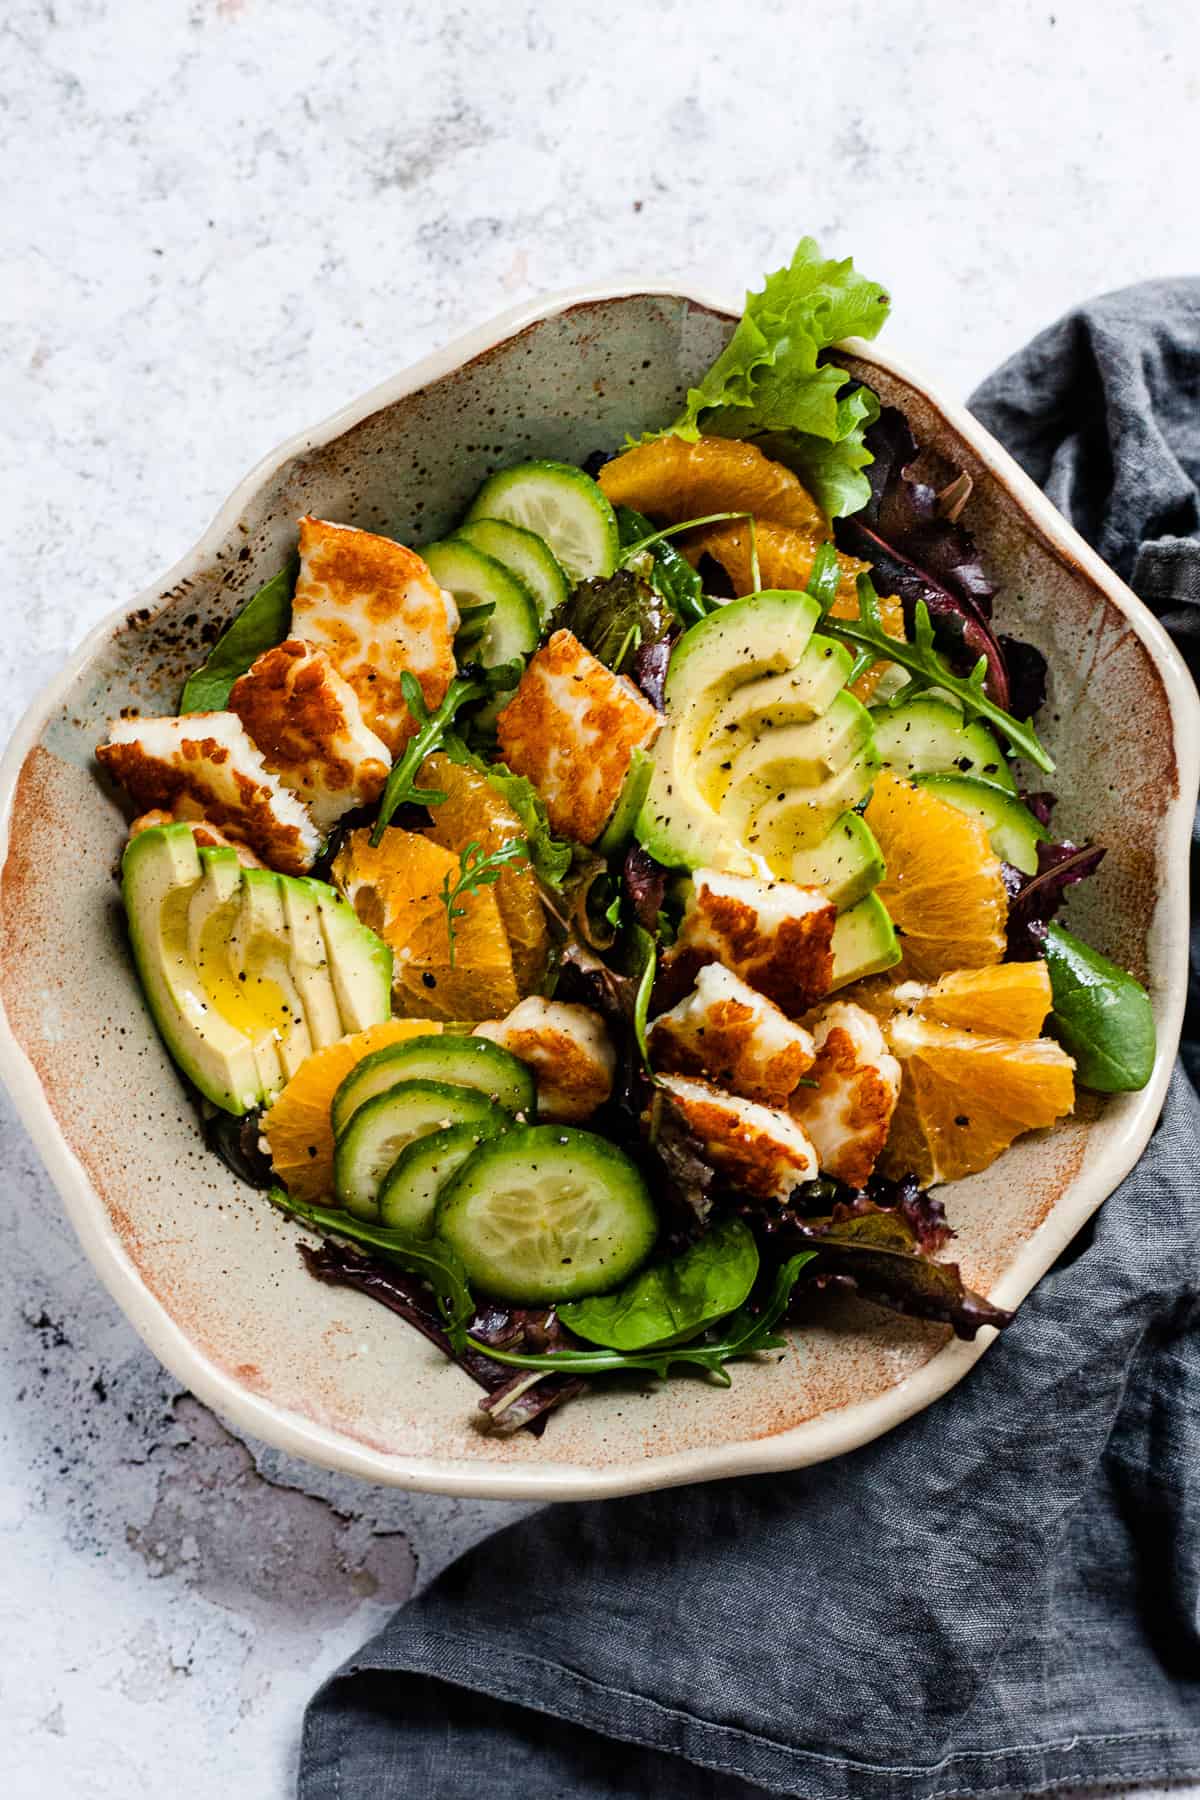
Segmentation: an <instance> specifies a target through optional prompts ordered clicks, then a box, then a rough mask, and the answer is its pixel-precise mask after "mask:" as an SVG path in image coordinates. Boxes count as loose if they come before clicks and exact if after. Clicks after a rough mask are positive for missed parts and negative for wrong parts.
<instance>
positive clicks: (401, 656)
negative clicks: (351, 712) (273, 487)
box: [292, 518, 458, 756]
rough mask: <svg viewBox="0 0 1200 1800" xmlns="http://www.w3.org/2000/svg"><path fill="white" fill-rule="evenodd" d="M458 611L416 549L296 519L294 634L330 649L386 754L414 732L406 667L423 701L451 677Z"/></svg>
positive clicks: (436, 700)
mask: <svg viewBox="0 0 1200 1800" xmlns="http://www.w3.org/2000/svg"><path fill="white" fill-rule="evenodd" d="M457 630H458V608H457V606H455V604H454V599H453V597H452V596H451V595H450V594H448V593H446V591H445V590H444V589H443V588H441V587H439V586H438V584H437V582H436V581H435V580H434V578H433V576H432V575H431V573H430V571H429V567H428V565H427V564H426V563H424V562H423V561H422V560H421V558H420V557H419V556H418V555H417V554H416V552H415V551H414V550H408V549H406V548H405V546H404V545H403V544H397V543H394V542H393V540H392V539H391V538H385V537H378V536H377V535H376V534H375V533H374V532H371V531H359V530H358V529H357V528H356V527H355V526H353V525H333V524H331V523H330V522H329V521H328V520H327V519H313V518H303V519H301V521H300V573H299V575H298V577H297V579H296V592H295V594H294V595H293V598H292V632H293V635H294V636H296V637H300V638H305V639H307V641H308V642H309V643H310V644H318V645H320V647H321V648H322V649H324V650H328V652H329V655H330V657H331V659H332V661H333V664H334V667H335V668H336V669H337V672H338V674H339V675H341V676H342V677H343V678H344V679H345V680H346V681H348V682H349V683H350V686H351V687H352V688H353V689H354V691H355V693H356V694H357V695H358V700H359V705H360V706H361V707H362V714H363V718H364V720H365V721H366V724H367V726H368V727H369V728H370V730H372V731H373V732H375V733H376V735H377V736H379V737H381V738H382V739H383V741H384V743H385V744H386V745H387V747H388V750H389V752H390V754H391V755H392V756H395V755H396V753H397V751H398V750H399V749H400V747H401V745H402V744H403V743H404V742H405V740H406V739H407V738H410V737H411V736H412V734H413V732H414V731H415V730H416V729H417V726H416V720H415V719H414V718H413V716H412V714H411V713H410V712H409V710H408V707H407V705H406V704H405V701H404V694H403V692H402V690H401V686H400V677H401V675H402V674H403V673H404V671H405V670H406V669H407V670H409V671H410V672H411V673H412V674H413V675H415V676H416V678H417V680H418V682H419V683H420V685H421V692H422V694H423V695H424V696H425V704H426V705H427V706H429V707H436V706H439V705H440V704H441V702H442V700H443V699H444V698H445V693H446V689H447V688H448V687H449V685H450V682H451V681H452V679H453V677H454V667H455V665H454V634H455V632H456V631H457Z"/></svg>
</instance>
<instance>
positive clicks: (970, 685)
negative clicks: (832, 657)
mask: <svg viewBox="0 0 1200 1800" xmlns="http://www.w3.org/2000/svg"><path fill="white" fill-rule="evenodd" d="M858 608H859V617H858V618H857V619H837V618H834V617H833V615H832V614H831V613H828V612H827V613H826V614H825V615H824V617H823V619H822V621H821V630H822V631H823V632H824V633H825V634H826V636H828V637H832V638H840V639H841V640H842V641H843V642H844V643H847V644H849V646H850V647H851V649H852V650H857V651H858V652H859V655H858V659H857V661H856V662H855V665H854V668H853V669H852V670H851V672H850V675H849V676H848V677H847V683H846V685H847V686H849V685H850V683H851V682H852V681H853V680H854V679H855V677H856V676H857V674H859V673H861V671H860V669H859V664H860V663H862V664H863V665H864V666H866V667H869V666H870V665H871V663H872V662H875V661H884V662H894V663H899V664H900V666H901V668H904V669H907V670H908V671H909V679H908V682H907V683H906V685H905V686H904V687H903V688H902V689H901V690H900V693H899V694H896V695H894V696H893V698H892V701H891V704H892V705H897V704H898V703H899V702H900V700H901V699H906V700H910V699H911V698H912V697H913V695H914V694H917V693H920V692H921V691H922V689H924V688H931V687H935V688H944V689H945V691H946V692H947V693H949V694H953V695H954V697H955V699H956V700H958V702H959V703H960V705H961V706H962V709H963V715H964V717H965V718H967V719H986V720H987V721H988V724H989V725H994V726H995V727H996V729H997V730H998V731H1000V732H1002V733H1003V734H1004V736H1005V737H1006V738H1007V739H1008V742H1009V744H1010V745H1011V747H1012V749H1013V752H1014V753H1015V754H1016V755H1017V756H1025V757H1028V759H1029V761H1030V762H1031V763H1035V764H1036V765H1037V767H1038V768H1039V769H1044V770H1045V771H1046V773H1047V774H1048V775H1050V774H1053V772H1054V759H1053V758H1052V757H1051V755H1050V753H1049V751H1047V750H1046V749H1044V748H1043V746H1042V743H1041V741H1040V739H1039V738H1038V735H1037V732H1036V731H1035V730H1034V729H1033V723H1032V721H1028V722H1027V723H1026V724H1024V725H1022V724H1021V723H1020V722H1019V721H1018V720H1016V719H1014V718H1013V717H1012V716H1011V714H1009V713H1006V712H1005V711H1004V709H1003V708H1002V707H1000V706H997V705H996V702H995V701H994V700H991V699H989V697H988V695H987V694H986V693H985V692H984V686H983V684H984V681H985V680H986V678H987V672H988V662H987V657H986V656H981V657H980V658H979V661H978V662H977V663H976V664H975V667H974V668H973V669H972V670H971V673H970V675H968V676H966V677H963V676H961V675H952V674H951V672H950V670H949V668H948V667H947V666H946V663H945V661H944V659H943V658H942V657H941V656H940V655H939V654H938V652H937V650H936V649H935V648H934V642H933V626H932V624H931V623H930V619H929V608H928V607H927V606H926V605H925V602H924V601H923V600H919V601H918V602H917V608H916V617H915V621H914V627H913V641H912V643H907V642H906V641H905V640H904V639H903V638H894V637H889V636H888V634H887V632H886V631H885V630H884V629H883V620H882V618H881V617H880V613H879V596H878V595H877V594H876V592H875V589H874V587H873V586H872V584H871V581H870V578H869V577H868V576H866V575H860V576H859V578H858Z"/></svg>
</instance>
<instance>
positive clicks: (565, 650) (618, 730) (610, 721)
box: [496, 631, 662, 844]
mask: <svg viewBox="0 0 1200 1800" xmlns="http://www.w3.org/2000/svg"><path fill="white" fill-rule="evenodd" d="M661 724H662V719H661V717H660V715H659V714H658V713H657V712H656V711H655V709H654V707H653V706H651V704H650V702H649V701H648V700H647V699H646V697H645V696H644V695H643V694H641V693H639V692H638V690H637V688H635V687H634V685H633V683H632V682H631V681H626V679H625V677H624V676H623V675H614V674H613V672H612V670H611V669H606V668H605V666H604V664H603V663H602V662H600V661H599V660H598V658H596V657H594V656H593V655H592V653H591V651H590V650H585V649H584V647H583V645H582V644H581V643H580V642H579V639H578V638H577V637H576V636H575V634H574V633H573V632H571V631H556V632H555V633H554V635H553V637H552V638H551V639H550V640H549V642H548V643H547V644H545V645H544V646H543V647H542V649H540V650H539V651H538V652H537V654H536V655H535V656H532V657H530V659H529V662H528V664H527V666H526V669H525V673H524V674H523V675H522V677H521V681H520V685H519V686H518V688H517V691H516V693H515V694H514V695H513V697H512V699H511V700H510V701H509V703H508V705H507V706H506V707H505V708H504V711H503V712H502V713H501V714H500V717H499V719H498V720H497V721H496V737H497V741H498V743H499V746H500V756H501V758H502V760H503V761H504V762H506V763H507V764H508V766H509V768H510V769H512V770H514V771H515V772H516V773H517V774H518V775H525V776H527V777H528V778H529V780H530V781H532V783H533V785H534V787H535V788H536V789H537V790H538V793H539V794H540V795H541V796H542V799H543V801H544V802H545V805H546V813H547V816H548V818H549V820H550V824H551V827H552V828H553V829H554V830H555V831H557V832H558V833H559V834H560V835H561V836H563V837H571V838H575V839H576V841H577V842H578V843H581V844H590V843H593V842H594V840H595V839H596V838H598V837H599V835H600V833H601V832H602V831H603V830H604V827H605V825H606V824H607V823H608V819H609V815H610V814H611V812H612V810H613V807H614V806H615V805H616V804H617V798H618V796H619V794H620V792H621V787H622V784H623V782H624V780H625V776H626V774H627V773H628V770H629V761H630V758H631V756H632V755H633V752H634V751H635V750H637V749H640V748H641V747H643V746H644V745H646V744H648V743H650V741H651V740H652V739H653V738H654V737H655V736H656V735H657V733H658V729H659V726H660V725H661Z"/></svg>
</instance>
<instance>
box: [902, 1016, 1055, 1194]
mask: <svg viewBox="0 0 1200 1800" xmlns="http://www.w3.org/2000/svg"><path fill="white" fill-rule="evenodd" d="M887 1038H888V1046H889V1048H890V1049H891V1051H892V1053H893V1055H894V1056H896V1057H898V1058H899V1061H900V1067H901V1070H902V1071H903V1076H902V1080H901V1084H900V1098H899V1100H898V1102H897V1104H896V1111H895V1113H894V1114H893V1116H892V1128H891V1132H890V1133H889V1136H888V1141H887V1144H886V1146H885V1148H884V1152H883V1156H882V1158H881V1159H880V1167H881V1169H882V1170H883V1172H884V1174H886V1175H893V1176H896V1175H903V1174H909V1173H911V1174H913V1175H915V1176H916V1177H917V1179H918V1181H920V1182H921V1183H922V1185H923V1186H928V1185H929V1184H930V1183H931V1182H935V1181H956V1180H958V1179H959V1177H960V1176H963V1175H972V1174H974V1173H975V1172H976V1171H977V1170H979V1169H986V1168H987V1166H988V1164H989V1163H991V1162H993V1161H994V1160H995V1158H996V1157H997V1156H999V1154H1000V1152H1001V1151H1002V1150H1006V1149H1007V1148H1008V1146H1009V1145H1010V1144H1011V1143H1012V1141H1013V1139H1014V1138H1016V1137H1019V1136H1020V1135H1021V1133H1022V1132H1024V1131H1036V1130H1038V1129H1040V1128H1041V1127H1042V1126H1046V1125H1053V1124H1054V1122H1055V1120H1056V1119H1061V1118H1062V1117H1063V1116H1064V1115H1065V1114H1066V1113H1069V1112H1070V1110H1071V1108H1072V1106H1073V1105H1074V1103H1075V1082H1074V1075H1073V1070H1074V1067H1075V1065H1074V1063H1073V1062H1072V1061H1071V1058H1070V1057H1069V1056H1068V1055H1067V1054H1066V1052H1065V1051H1064V1050H1063V1049H1062V1048H1061V1047H1060V1046H1059V1045H1058V1044H1056V1043H1053V1042H1052V1041H1051V1040H1050V1039H1049V1038H1034V1039H1032V1040H1031V1041H1029V1042H1019V1041H1017V1040H1014V1039H1013V1038H1008V1037H1005V1038H997V1037H984V1036H982V1035H980V1034H977V1033H975V1032H970V1031H956V1030H955V1029H954V1028H953V1027H951V1026H949V1025H937V1024H933V1023H931V1022H929V1021H927V1020H925V1019H921V1018H917V1017H911V1018H910V1017H909V1016H907V1015H906V1014H899V1015H897V1016H896V1017H895V1018H894V1019H893V1020H892V1021H891V1024H890V1026H889V1027H888V1031H887Z"/></svg>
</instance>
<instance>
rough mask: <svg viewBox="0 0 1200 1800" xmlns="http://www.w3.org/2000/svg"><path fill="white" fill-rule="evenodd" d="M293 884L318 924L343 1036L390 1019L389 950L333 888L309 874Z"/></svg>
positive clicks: (390, 976)
mask: <svg viewBox="0 0 1200 1800" xmlns="http://www.w3.org/2000/svg"><path fill="white" fill-rule="evenodd" d="M296 885H297V886H300V887H303V888H304V889H306V891H307V892H308V893H309V895H310V896H311V898H312V900H313V902H314V904H315V906H316V909H317V915H318V917H319V919H320V921H321V934H322V936H323V938H324V940H325V952H326V956H327V959H328V964H329V973H330V976H331V978H332V980H333V991H334V994H335V996H336V998H337V1006H338V1013H339V1015H340V1017H341V1021H342V1030H343V1032H349V1031H365V1030H366V1028H367V1026H368V1025H378V1024H379V1023H380V1022H381V1021H382V1020H384V1019H387V1018H390V1017H391V1011H392V953H391V950H390V949H389V948H388V946H387V945H386V944H385V943H384V941H383V939H382V938H381V937H377V936H376V934H375V933H374V932H373V931H372V930H371V928H370V927H369V926H368V925H364V924H363V922H362V920H361V919H360V918H359V917H358V914H357V913H356V912H355V910H354V908H353V907H352V906H351V905H350V904H349V903H348V902H347V901H345V900H343V899H342V896H341V895H340V894H339V893H338V892H337V890H336V889H335V888H331V887H329V886H328V884H327V883H326V882H324V881H314V880H313V879H312V877H311V876H309V877H306V878H304V879H303V880H299V881H297V883H296Z"/></svg>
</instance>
